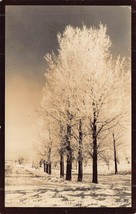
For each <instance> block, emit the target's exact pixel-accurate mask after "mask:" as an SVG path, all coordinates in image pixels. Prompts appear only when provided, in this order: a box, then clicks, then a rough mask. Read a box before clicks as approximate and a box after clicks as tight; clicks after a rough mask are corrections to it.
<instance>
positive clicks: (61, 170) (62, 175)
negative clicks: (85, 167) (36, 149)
mask: <svg viewBox="0 0 136 214" xmlns="http://www.w3.org/2000/svg"><path fill="white" fill-rule="evenodd" d="M63 177H64V155H63V153H62V151H61V152H60V178H63Z"/></svg>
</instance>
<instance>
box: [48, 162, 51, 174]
mask: <svg viewBox="0 0 136 214" xmlns="http://www.w3.org/2000/svg"><path fill="white" fill-rule="evenodd" d="M48 174H49V175H51V162H50V163H49V164H48Z"/></svg>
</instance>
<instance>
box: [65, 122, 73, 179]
mask: <svg viewBox="0 0 136 214" xmlns="http://www.w3.org/2000/svg"><path fill="white" fill-rule="evenodd" d="M70 138H71V126H70V125H67V136H66V141H67V142H66V143H67V147H66V149H67V166H66V180H68V181H71V177H72V176H71V174H72V173H71V172H72V149H71V146H70Z"/></svg>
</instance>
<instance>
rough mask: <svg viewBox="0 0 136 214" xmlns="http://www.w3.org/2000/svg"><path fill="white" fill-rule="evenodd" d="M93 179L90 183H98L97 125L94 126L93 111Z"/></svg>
mask: <svg viewBox="0 0 136 214" xmlns="http://www.w3.org/2000/svg"><path fill="white" fill-rule="evenodd" d="M92 125H93V179H92V183H98V172H97V127H96V116H95V112H94V121H93V124H92Z"/></svg>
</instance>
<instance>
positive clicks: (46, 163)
mask: <svg viewBox="0 0 136 214" xmlns="http://www.w3.org/2000/svg"><path fill="white" fill-rule="evenodd" d="M46 173H48V163H47V162H46Z"/></svg>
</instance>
